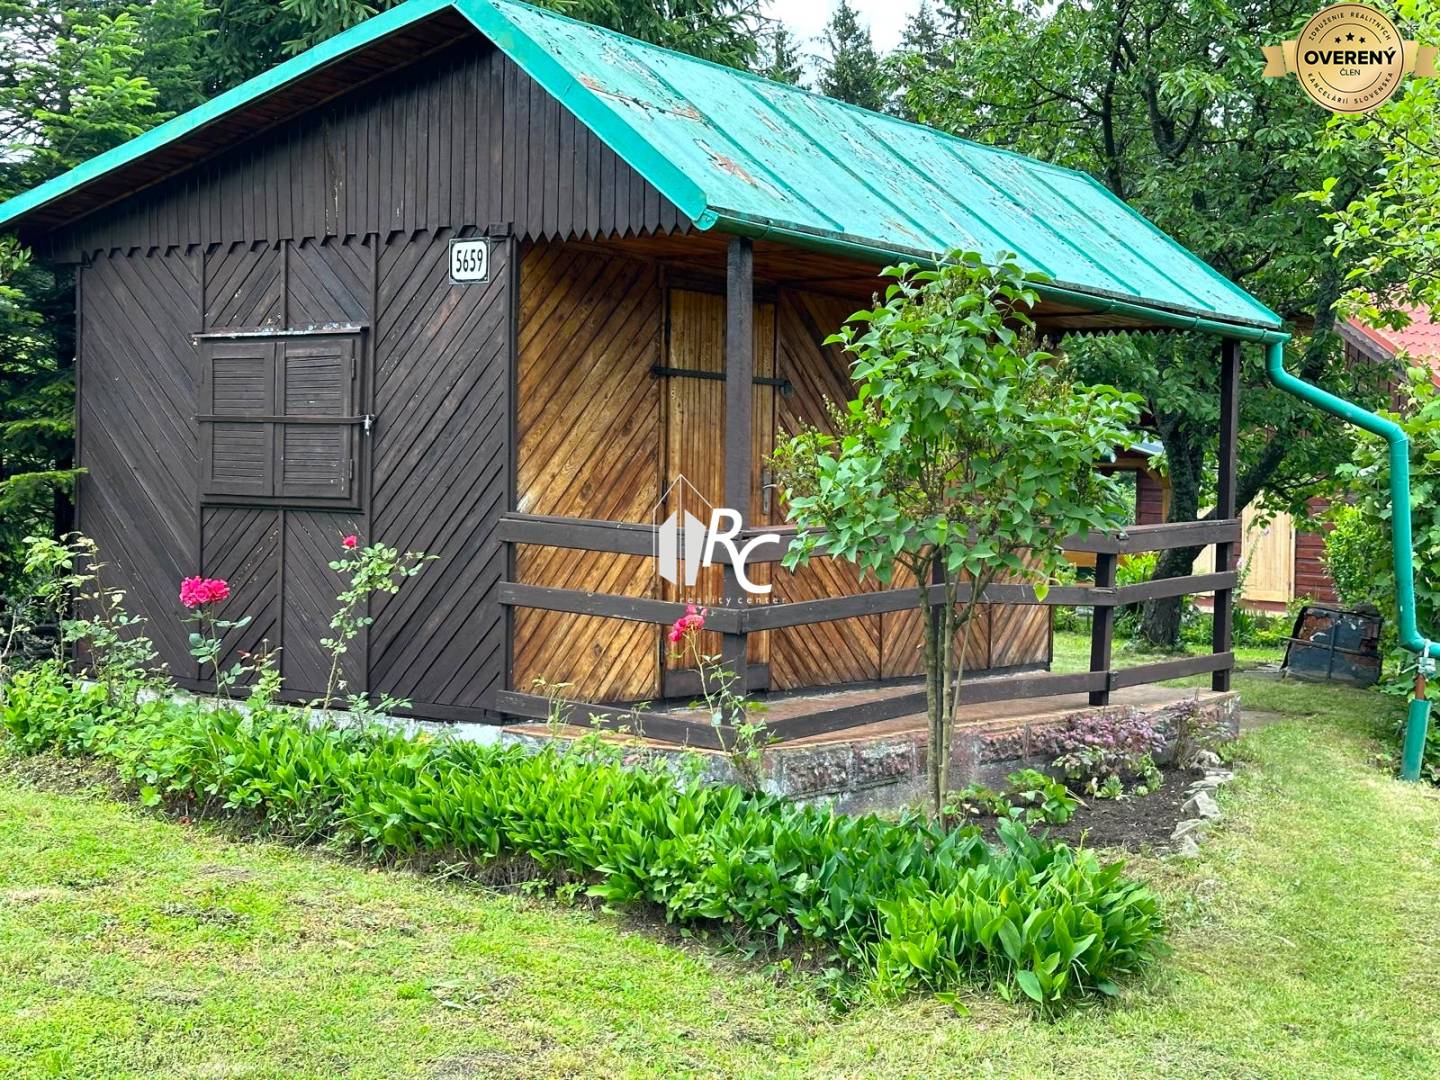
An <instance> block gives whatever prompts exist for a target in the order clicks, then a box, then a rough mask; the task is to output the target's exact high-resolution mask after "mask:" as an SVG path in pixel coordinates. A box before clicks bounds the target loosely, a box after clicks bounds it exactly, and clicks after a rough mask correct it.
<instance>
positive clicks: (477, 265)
mask: <svg viewBox="0 0 1440 1080" xmlns="http://www.w3.org/2000/svg"><path fill="white" fill-rule="evenodd" d="M450 280H451V281H453V282H456V283H457V284H459V283H469V282H472V281H489V280H490V241H489V240H486V239H484V238H483V237H482V238H481V239H479V240H451V241H450Z"/></svg>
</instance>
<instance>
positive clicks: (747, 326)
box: [721, 236, 755, 690]
mask: <svg viewBox="0 0 1440 1080" xmlns="http://www.w3.org/2000/svg"><path fill="white" fill-rule="evenodd" d="M754 271H755V252H754V249H753V247H752V245H751V242H750V239H749V238H748V237H743V236H732V237H731V238H730V247H729V251H728V254H727V256H726V265H725V505H726V506H727V507H729V508H730V509H732V510H734V511H736V512H737V513H738V514H739V515H740V520H741V522H742V523H743V524H744V525H746V526H748V525H749V523H750V520H749V519H750V473H751V465H752V462H751V455H752V446H753V442H754V438H753V435H752V432H751V414H752V412H753V399H754V395H755V387H754V383H753V382H752V381H751V380H752V378H753V377H754V374H755V356H754V353H755V276H754ZM725 600H726V603H727V604H729V605H733V606H734V607H735V608H736V609H737V610H740V609H743V607H744V605H745V601H746V594H745V590H744V589H743V588H741V586H740V582H739V579H738V578H737V577H736V575H735V571H734V569H733V568H732V567H730V566H726V567H725ZM747 651H748V650H747V648H746V640H745V634H744V632H743V631H742V632H741V633H736V634H726V635H725V636H724V644H723V645H722V648H721V656H722V658H723V661H724V664H725V666H726V667H727V668H728V669H729V670H730V671H731V672H733V673H734V674H735V675H737V676H738V677H739V684H738V685H739V688H740V689H742V690H743V689H744V687H745V685H746V681H747V680H746V668H747V664H748V658H747Z"/></svg>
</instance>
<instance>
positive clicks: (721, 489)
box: [661, 289, 775, 671]
mask: <svg viewBox="0 0 1440 1080" xmlns="http://www.w3.org/2000/svg"><path fill="white" fill-rule="evenodd" d="M668 299H669V313H668V328H669V333H668V340H667V346H666V361H665V364H666V367H668V368H669V369H670V370H671V374H669V375H667V376H666V377H665V380H664V384H665V385H664V391H663V394H664V416H665V419H664V432H663V434H662V440H663V453H662V469H661V484H662V487H663V489H664V492H665V497H664V499H663V514H662V516H668V515H670V514H672V513H676V512H685V511H688V512H690V513H692V514H694V515H695V517H697V518H699V519H700V520H702V521H706V522H708V521H709V516H710V508H711V507H716V506H723V505H724V501H725V381H724V373H725V297H724V296H723V295H720V294H718V293H709V292H698V291H695V290H690V289H671V290H670V293H669V298H668ZM754 348H755V359H754V370H755V375H756V377H757V378H772V377H773V376H774V374H775V306H774V305H773V304H756V305H755V342H754ZM753 389H754V403H753V406H752V417H753V419H752V443H751V483H750V491H751V502H750V506H749V508H748V513H749V520H750V524H752V525H764V524H769V523H770V521H771V516H772V512H773V504H774V499H773V497H772V495H771V493H770V492H768V491H766V490H765V485H764V483H763V481H764V479H766V478H767V475H768V474H767V472H766V460H767V458H768V457H769V455H770V452H771V451H772V450H773V449H774V446H775V387H774V386H773V385H768V384H765V383H756V385H755V386H754V388H753ZM748 573H749V576H750V578H751V580H753V581H756V582H768V581H769V580H770V567H769V566H768V565H756V566H752V567H750V568H749V571H748ZM661 595H662V596H664V597H665V598H666V599H667V600H679V601H684V602H686V603H696V604H700V605H702V606H706V607H713V606H718V605H720V604H723V603H724V598H725V580H724V572H723V570H722V568H721V567H718V566H714V567H704V568H702V569H701V571H700V575H699V578H698V580H697V581H696V583H695V585H694V586H693V587H686V586H685V585H684V584H683V583H681V584H680V585H672V584H670V583H669V582H665V581H662V582H661ZM769 638H770V635H769V634H768V633H760V634H752V635H750V641H749V660H750V664H751V665H752V666H754V665H763V664H768V663H769V661H770V641H769ZM667 644H668V643H667ZM701 647H702V649H703V650H704V651H705V653H706V654H707V655H714V654H718V653H719V652H720V638H719V635H717V634H706V635H704V637H703V639H702V645H701ZM665 667H666V669H667V670H672V671H673V670H676V669H679V668H687V667H693V663H691V662H690V661H689V660H688V659H686V658H683V657H678V656H675V655H673V654H672V653H671V651H670V650H669V649H668V648H667V650H666V658H665Z"/></svg>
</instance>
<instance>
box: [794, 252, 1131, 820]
mask: <svg viewBox="0 0 1440 1080" xmlns="http://www.w3.org/2000/svg"><path fill="white" fill-rule="evenodd" d="M884 273H885V275H886V276H888V277H890V278H892V279H893V281H892V282H891V283H890V285H889V286H888V287H887V288H886V291H885V297H884V300H883V302H877V304H876V306H875V307H874V308H873V309H872V310H869V311H861V312H858V313H857V314H855V315H853V316H852V317H851V318H850V320H848V322H847V324H846V325H845V326H844V327H843V328H842V329H841V330H840V332H839V333H837V334H835V335H834V336H833V337H831V338H830V339H829V341H830V342H831V343H838V344H840V345H842V346H843V347H844V349H845V351H846V352H847V353H848V354H849V355H850V357H851V375H852V378H853V380H854V383H855V387H856V390H855V397H854V398H853V400H851V401H850V402H848V403H847V404H845V405H844V406H838V405H833V404H832V407H831V410H830V415H829V421H828V430H817V429H807V430H802V431H800V432H799V433H797V434H796V435H794V436H793V437H791V438H790V439H788V440H785V441H784V442H783V443H782V445H780V446H779V447H778V448H777V450H776V452H775V455H774V458H775V464H776V472H777V477H778V479H779V482H780V486H781V490H782V491H783V493H784V497H785V499H786V501H787V504H788V506H789V512H790V517H791V519H792V520H793V521H794V522H795V523H796V525H798V526H799V527H800V529H801V532H800V534H799V536H798V537H797V539H796V540H795V541H794V542H793V543H792V545H791V547H790V550H789V552H788V553H787V555H786V557H785V565H786V566H788V567H794V566H797V565H799V564H801V563H803V562H804V561H805V560H807V559H809V558H810V557H811V556H813V555H829V556H835V557H838V558H843V559H845V560H847V561H849V562H851V563H854V564H855V565H856V566H857V567H859V568H860V569H861V571H862V572H863V573H868V574H873V575H874V576H875V577H876V578H878V579H879V580H880V581H881V582H882V583H883V584H886V585H890V584H892V583H896V584H901V583H903V584H904V585H907V586H908V585H912V584H914V583H917V582H918V583H922V584H929V585H930V587H929V588H921V589H919V590H918V593H919V607H920V610H921V611H922V613H923V617H924V661H925V676H926V682H925V688H926V711H927V714H928V717H929V736H930V742H929V746H930V752H929V753H928V755H927V758H928V782H929V789H930V792H929V793H930V799H931V805H932V807H933V810H934V812H935V814H936V815H937V816H938V815H939V814H940V813H941V809H942V807H943V806H944V801H945V794H946V791H947V790H948V788H949V765H950V751H951V744H952V741H953V727H954V714H955V708H956V705H957V703H958V701H959V695H960V688H961V683H962V680H963V676H964V656H965V651H966V648H967V646H968V644H969V639H970V631H971V627H972V625H973V624H974V621H975V616H976V614H977V613H978V611H979V606H980V603H981V601H982V598H983V595H984V591H985V589H986V588H987V587H988V586H989V585H991V584H992V583H994V582H995V581H996V580H997V579H1001V578H1006V579H1010V580H1019V581H1025V582H1030V583H1032V584H1033V585H1034V586H1035V592H1036V594H1037V599H1042V600H1043V599H1044V594H1045V592H1046V590H1047V589H1048V582H1049V581H1050V580H1051V579H1052V578H1053V577H1054V576H1055V573H1056V571H1057V570H1058V569H1059V567H1060V564H1061V563H1062V561H1063V560H1064V553H1063V551H1062V550H1061V542H1062V541H1063V539H1064V538H1065V537H1067V536H1070V535H1072V534H1075V533H1080V534H1083V533H1085V532H1087V531H1089V530H1091V529H1100V530H1103V529H1110V528H1118V527H1120V526H1121V525H1122V524H1123V523H1124V521H1125V511H1126V507H1125V502H1124V494H1123V491H1122V489H1121V488H1120V486H1119V485H1118V484H1117V483H1116V482H1115V481H1114V480H1112V479H1111V478H1109V477H1107V476H1105V475H1103V474H1101V473H1100V472H1098V471H1097V466H1098V465H1100V464H1101V463H1102V462H1104V461H1105V460H1106V459H1107V458H1108V457H1110V456H1111V455H1113V453H1114V452H1115V450H1116V448H1118V447H1123V446H1126V445H1129V444H1130V443H1132V442H1133V441H1134V436H1133V434H1132V432H1131V431H1130V425H1131V424H1133V423H1135V422H1136V420H1137V419H1138V417H1139V404H1138V403H1139V399H1138V398H1137V397H1135V396H1134V395H1129V394H1122V393H1121V392H1120V391H1118V390H1116V389H1115V388H1113V387H1109V386H1084V385H1080V384H1078V383H1077V382H1076V381H1075V380H1074V378H1073V377H1072V375H1071V372H1070V371H1069V369H1068V368H1067V365H1066V363H1065V361H1064V359H1063V357H1060V356H1057V355H1053V354H1051V353H1049V352H1046V351H1044V350H1042V349H1040V348H1038V347H1037V346H1036V343H1035V337H1034V333H1033V329H1034V323H1033V321H1032V320H1031V318H1030V316H1029V310H1030V308H1032V307H1033V306H1034V304H1035V302H1036V300H1037V296H1036V293H1035V292H1034V290H1033V289H1031V288H1030V287H1029V285H1028V284H1027V281H1026V277H1025V273H1024V271H1023V270H1022V269H1021V268H1020V266H1019V265H1017V264H1016V263H1015V262H1014V260H1013V257H1011V256H1009V255H1002V256H1000V257H998V258H997V259H996V260H994V261H993V263H990V264H987V263H986V262H985V261H984V260H983V259H982V258H981V257H980V256H979V255H976V254H973V253H964V252H956V253H953V254H952V255H951V256H949V257H948V258H947V259H945V260H944V261H943V262H942V263H941V264H940V265H939V267H938V268H937V269H933V270H932V269H921V268H919V267H916V266H913V265H908V264H907V265H902V266H898V267H890V268H888V269H887V270H886V271H885V272H884Z"/></svg>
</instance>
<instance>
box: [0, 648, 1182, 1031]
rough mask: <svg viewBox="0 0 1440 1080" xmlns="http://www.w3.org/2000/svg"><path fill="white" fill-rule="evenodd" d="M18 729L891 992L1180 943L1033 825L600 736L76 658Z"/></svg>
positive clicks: (1063, 990)
mask: <svg viewBox="0 0 1440 1080" xmlns="http://www.w3.org/2000/svg"><path fill="white" fill-rule="evenodd" d="M0 723H3V725H4V727H5V728H6V729H7V730H8V731H9V733H10V735H11V736H12V737H13V739H14V740H15V742H16V744H17V745H18V746H19V747H20V748H22V749H24V750H27V751H35V750H39V749H42V748H55V749H58V750H61V751H63V752H66V753H79V752H86V753H91V754H95V755H98V756H100V757H102V758H105V759H107V760H109V761H111V762H113V763H114V764H115V765H116V767H117V768H118V770H119V772H120V774H121V775H122V777H123V778H124V779H125V780H126V781H127V782H129V783H130V784H132V785H133V786H134V787H135V788H136V789H138V791H139V792H140V794H141V797H142V800H143V801H145V802H147V803H150V804H155V803H159V802H161V801H162V800H168V801H171V802H182V801H188V800H196V801H198V802H199V803H201V804H203V805H204V807H205V808H206V809H207V810H220V809H223V810H227V811H231V812H234V813H240V814H244V815H249V816H250V817H251V818H252V819H253V820H254V821H256V822H257V823H258V824H259V825H261V826H262V827H263V828H265V829H268V830H269V831H271V832H273V833H277V834H282V835H287V836H290V837H293V838H297V839H301V840H311V839H320V838H325V839H328V840H330V841H332V842H336V843H339V844H341V845H345V846H349V847H352V848H358V849H360V850H363V851H366V852H369V853H370V854H371V855H372V856H374V857H377V858H397V857H403V856H412V855H430V856H435V857H440V858H443V859H444V860H446V861H447V862H449V863H457V862H465V863H468V864H470V865H472V866H475V867H483V866H484V865H485V864H487V863H489V862H490V861H492V860H496V859H504V858H511V859H516V858H518V859H525V860H530V861H532V862H533V864H534V865H535V866H537V867H538V868H539V869H540V871H541V872H542V873H543V874H544V875H545V876H546V877H548V878H549V879H550V880H552V881H555V882H557V883H558V882H569V883H579V884H582V885H584V886H587V887H588V890H589V892H590V894H591V895H593V896H595V897H598V898H600V899H601V900H603V901H604V902H606V903H609V904H615V905H621V904H636V903H638V904H646V905H653V907H654V908H655V909H657V910H658V911H659V912H661V913H663V915H664V917H665V918H666V919H667V920H669V921H671V922H674V923H677V924H683V925H688V926H696V927H712V928H717V929H724V930H728V931H730V932H734V933H739V934H742V935H744V936H745V937H747V938H748V939H749V940H751V941H752V942H754V943H757V944H759V945H760V946H773V947H784V946H785V944H786V943H787V942H788V941H792V940H803V941H804V942H806V943H807V944H808V945H809V946H810V947H811V948H814V949H817V950H818V951H820V952H822V953H824V954H825V955H827V956H829V957H831V958H832V959H833V960H834V961H836V962H838V964H839V966H840V967H841V968H842V969H843V970H844V971H846V972H848V973H849V978H850V980H851V982H853V981H854V980H855V979H868V980H869V982H870V983H871V985H872V986H873V987H874V988H875V989H877V990H878V991H880V992H882V993H886V994H898V993H904V992H907V991H911V990H916V989H931V990H941V991H948V990H950V989H953V988H954V987H956V986H958V985H959V984H961V983H967V982H977V981H978V982H982V983H993V984H994V985H996V986H997V987H999V988H1000V989H1001V991H1002V992H1004V993H1006V994H1007V995H1008V994H1009V993H1011V992H1013V990H1014V989H1016V988H1018V990H1019V991H1020V992H1021V993H1023V994H1025V995H1026V996H1028V997H1029V998H1031V999H1033V1000H1034V1001H1035V1002H1037V1003H1038V1005H1039V1006H1040V1007H1041V1008H1042V1009H1045V1010H1047V1011H1050V1010H1054V1009H1057V1008H1059V1007H1061V1006H1063V1005H1064V1004H1065V1003H1067V1002H1068V1001H1070V1000H1072V999H1073V998H1075V997H1077V996H1079V995H1081V994H1084V993H1087V992H1090V991H1099V992H1101V993H1112V992H1113V991H1114V989H1115V981H1116V980H1117V979H1119V978H1121V977H1123V976H1126V975H1128V974H1130V973H1132V972H1134V971H1136V970H1138V969H1140V968H1141V967H1143V966H1144V965H1145V964H1146V963H1147V962H1148V961H1149V960H1150V959H1151V958H1152V957H1153V956H1155V955H1156V953H1157V952H1159V951H1160V949H1161V948H1162V945H1161V941H1160V936H1161V931H1162V924H1161V917H1160V913H1159V909H1158V905H1157V901H1156V897H1155V896H1154V894H1153V893H1151V892H1150V890H1149V889H1147V888H1146V887H1145V886H1144V885H1141V884H1138V883H1136V882H1132V881H1129V880H1126V879H1125V878H1124V877H1123V876H1122V868H1121V866H1120V865H1119V864H1112V865H1109V866H1102V865H1101V864H1100V863H1099V862H1098V860H1097V859H1096V857H1095V855H1094V854H1093V853H1092V852H1090V851H1087V850H1075V849H1072V848H1070V847H1068V846H1066V845H1064V844H1058V843H1056V844H1052V843H1048V842H1043V841H1039V840H1036V839H1035V838H1032V837H1031V836H1029V835H1028V834H1027V833H1026V832H1025V830H1024V829H1023V827H1021V826H1020V825H1019V824H1018V823H1015V822H1005V823H1003V824H1002V834H1003V839H1004V845H1003V847H1002V848H1001V849H998V850H997V849H992V848H991V847H989V846H988V845H987V844H986V843H984V841H983V840H982V839H981V837H980V836H979V834H978V830H976V829H974V828H965V829H958V830H953V831H945V830H943V829H941V828H939V827H936V826H933V825H930V824H928V823H926V822H925V821H924V820H922V819H920V818H918V817H915V816H905V817H902V818H901V819H900V820H898V821H886V820H882V819H880V818H877V817H874V816H864V817H849V816H845V815H840V814H835V813H832V812H830V811H828V810H825V809H820V808H815V807H807V806H799V805H795V804H792V803H788V802H785V801H783V800H780V799H776V798H774V797H771V796H766V795H762V794H757V793H752V792H746V791H744V790H742V789H740V788H738V787H721V786H709V785H705V784H703V783H701V782H700V781H699V780H698V779H697V778H695V777H694V776H691V775H686V774H684V773H680V774H677V773H676V772H675V771H672V770H669V769H665V768H663V767H660V766H657V765H649V766H640V767H626V766H622V765H621V764H620V762H619V761H618V760H616V759H615V758H614V757H611V756H608V755H607V754H606V753H605V751H604V750H603V749H601V747H600V745H599V744H598V743H592V744H590V745H589V746H587V747H585V748H582V749H581V750H572V751H570V752H567V753H559V752H556V751H554V750H550V749H546V750H542V751H540V752H538V753H533V754H526V753H525V752H524V751H522V750H520V749H518V748H515V747H494V746H484V747H482V746H479V745H476V744H473V743H466V742H460V741H455V740H449V739H433V738H428V737H426V736H408V735H403V734H400V733H397V732H395V731H393V730H389V729H386V728H381V727H379V726H376V725H370V726H366V727H359V728H338V727H335V726H333V725H319V726H311V725H309V724H307V723H305V722H304V721H302V720H301V719H300V718H299V716H298V715H297V714H295V713H290V712H285V711H280V710H272V709H260V710H255V711H252V712H244V711H241V710H239V709H237V708H235V707H233V706H230V705H228V704H226V705H224V706H223V707H217V708H213V709H211V708H207V707H205V706H201V705H197V704H193V703H191V704H184V703H174V702H168V701H164V702H153V703H146V704H141V705H138V706H134V707H132V708H130V709H129V711H128V712H124V713H121V712H117V711H115V710H114V709H113V707H110V706H108V705H107V704H106V700H105V698H104V695H103V692H99V693H97V692H94V691H91V690H87V689H83V688H77V687H75V686H74V685H72V684H71V682H70V681H69V679H68V678H67V677H66V676H65V674H64V672H63V670H62V669H61V667H60V666H59V665H58V664H49V665H45V666H42V667H39V668H36V669H33V670H31V671H27V672H24V673H21V674H20V675H17V676H16V678H15V679H14V680H13V682H11V683H10V684H9V685H8V686H6V687H5V691H4V700H3V707H0Z"/></svg>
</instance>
